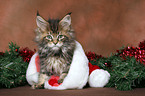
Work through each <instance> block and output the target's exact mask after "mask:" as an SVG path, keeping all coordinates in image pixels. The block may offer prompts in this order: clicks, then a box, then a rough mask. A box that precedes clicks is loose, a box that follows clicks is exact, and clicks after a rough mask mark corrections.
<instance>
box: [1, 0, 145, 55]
mask: <svg viewBox="0 0 145 96" xmlns="http://www.w3.org/2000/svg"><path fill="white" fill-rule="evenodd" d="M37 10H38V11H39V13H40V15H41V16H43V17H44V18H45V19H48V18H62V17H63V16H64V15H65V14H67V13H68V12H72V24H73V28H74V29H75V31H76V37H77V40H78V41H79V42H80V43H81V44H82V45H83V47H84V49H85V50H86V51H94V52H96V53H97V54H101V55H103V56H108V55H109V54H110V53H111V52H115V50H117V49H119V48H120V47H122V46H123V45H125V46H126V45H132V46H137V45H138V43H139V42H140V41H143V40H144V39H145V0H0V51H5V50H6V49H8V43H9V42H10V41H13V42H16V43H17V44H18V45H19V46H21V47H29V48H30V49H34V48H37V47H36V44H35V42H34V41H33V39H34V37H35V33H34V29H35V28H36V22H35V19H36V12H37Z"/></svg>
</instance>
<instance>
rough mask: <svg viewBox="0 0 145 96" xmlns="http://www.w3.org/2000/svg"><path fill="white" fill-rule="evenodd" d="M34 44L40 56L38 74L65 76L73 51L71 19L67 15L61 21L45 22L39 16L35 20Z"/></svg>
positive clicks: (73, 41) (73, 39)
mask: <svg viewBox="0 0 145 96" xmlns="http://www.w3.org/2000/svg"><path fill="white" fill-rule="evenodd" d="M36 23H37V29H36V38H35V40H36V42H37V44H38V53H39V56H40V74H46V75H47V76H50V75H56V76H60V77H63V78H61V79H62V80H63V79H64V77H65V76H62V75H64V73H65V74H66V75H67V73H68V71H69V68H70V64H71V62H72V58H73V53H74V50H75V36H74V30H73V29H72V27H71V17H70V14H67V15H66V16H65V17H64V18H63V19H61V20H58V19H49V20H48V21H46V20H45V19H43V18H42V17H41V16H40V15H38V16H37V18H36Z"/></svg>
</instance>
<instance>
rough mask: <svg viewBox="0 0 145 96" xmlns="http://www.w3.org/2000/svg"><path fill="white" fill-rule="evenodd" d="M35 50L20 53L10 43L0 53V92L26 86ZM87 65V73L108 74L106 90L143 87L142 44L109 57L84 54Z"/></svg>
mask: <svg viewBox="0 0 145 96" xmlns="http://www.w3.org/2000/svg"><path fill="white" fill-rule="evenodd" d="M35 51H36V50H34V51H32V50H30V49H29V48H22V49H20V47H19V46H17V45H16V44H14V43H12V42H11V43H9V51H5V52H0V88H12V87H17V86H22V85H25V84H27V81H26V75H25V74H26V69H27V67H28V63H29V61H30V59H31V57H32V55H33V54H34V52H35ZM86 55H87V57H88V59H89V61H90V63H89V67H90V73H91V72H92V71H93V70H94V69H99V68H101V69H104V70H107V71H108V72H109V73H110V75H111V78H110V81H109V83H108V84H107V85H106V86H105V87H115V88H116V89H117V90H122V91H125V90H132V89H133V88H140V87H145V41H143V42H140V44H139V46H138V47H124V48H122V49H120V50H117V51H116V53H114V54H112V55H111V56H109V57H103V56H101V55H97V54H95V53H94V52H86Z"/></svg>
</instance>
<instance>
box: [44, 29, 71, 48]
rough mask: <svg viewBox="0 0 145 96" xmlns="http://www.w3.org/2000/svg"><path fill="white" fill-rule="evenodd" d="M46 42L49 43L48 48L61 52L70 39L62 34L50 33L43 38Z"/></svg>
mask: <svg viewBox="0 0 145 96" xmlns="http://www.w3.org/2000/svg"><path fill="white" fill-rule="evenodd" d="M42 38H43V40H45V42H47V46H48V47H50V48H52V49H53V50H59V48H61V47H62V45H63V43H64V42H65V41H66V40H67V39H68V37H67V35H65V34H63V33H62V32H58V33H53V32H48V33H47V34H46V35H45V36H44V37H42Z"/></svg>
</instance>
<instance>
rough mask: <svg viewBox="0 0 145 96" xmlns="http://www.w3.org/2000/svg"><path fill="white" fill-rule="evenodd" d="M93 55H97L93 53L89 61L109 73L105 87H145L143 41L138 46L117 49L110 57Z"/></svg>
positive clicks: (144, 44) (144, 49)
mask: <svg viewBox="0 0 145 96" xmlns="http://www.w3.org/2000/svg"><path fill="white" fill-rule="evenodd" d="M89 54H91V53H89ZM93 54H94V53H93ZM87 56H88V55H87ZM89 56H90V55H89ZM94 56H98V55H93V59H90V63H91V64H93V65H97V66H99V67H100V68H101V69H104V70H107V71H108V72H109V73H110V75H111V77H110V80H109V82H108V83H107V85H106V87H115V88H116V89H118V90H122V91H124V90H132V89H133V88H137V87H145V66H144V65H145V41H143V42H140V44H139V47H125V48H122V49H120V50H117V53H115V54H114V55H111V56H110V57H106V58H105V57H100V58H97V57H96V58H94ZM89 58H90V57H89Z"/></svg>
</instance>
